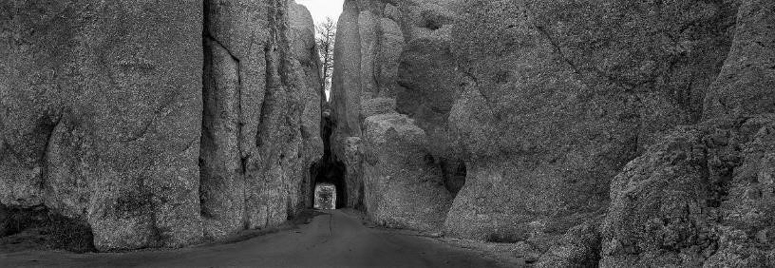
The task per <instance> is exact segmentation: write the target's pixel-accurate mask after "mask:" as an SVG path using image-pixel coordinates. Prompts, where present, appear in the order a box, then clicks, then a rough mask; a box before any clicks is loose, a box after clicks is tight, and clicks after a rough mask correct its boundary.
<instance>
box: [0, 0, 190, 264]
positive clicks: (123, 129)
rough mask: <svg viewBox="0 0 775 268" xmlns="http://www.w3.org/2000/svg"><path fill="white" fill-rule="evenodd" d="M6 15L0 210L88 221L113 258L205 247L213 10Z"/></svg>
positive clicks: (90, 5)
mask: <svg viewBox="0 0 775 268" xmlns="http://www.w3.org/2000/svg"><path fill="white" fill-rule="evenodd" d="M0 10H1V11H0V14H2V15H1V16H2V17H3V19H2V20H0V21H2V22H0V29H2V30H0V35H1V36H2V38H0V40H1V41H0V51H2V52H0V58H2V60H0V69H2V72H1V73H2V78H0V81H1V82H0V107H2V108H0V144H2V146H0V189H2V190H0V202H2V203H3V204H5V205H8V206H18V207H32V206H39V205H45V206H47V207H49V208H51V209H53V210H55V211H57V212H58V213H61V214H63V215H66V216H68V217H73V218H77V219H79V220H81V221H84V222H87V223H88V224H89V225H90V226H91V229H92V231H93V232H94V243H95V244H96V246H97V248H98V249H102V250H107V249H116V248H142V247H159V246H165V247H177V246H183V245H187V244H191V243H194V242H197V241H199V240H200V239H201V237H202V232H201V230H202V220H201V218H200V216H199V209H200V206H199V166H198V164H197V161H198V159H197V158H198V156H199V143H200V133H201V131H200V129H201V125H202V119H201V111H202V93H201V92H202V90H201V88H202V54H203V53H202V38H201V35H202V23H201V22H202V3H201V2H194V1H182V0H181V1H164V2H142V3H138V2H136V1H110V2H103V1H79V2H77V3H75V2H57V1H24V2H18V1H4V2H2V3H0ZM151 10H153V11H163V12H151Z"/></svg>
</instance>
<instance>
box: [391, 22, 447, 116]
mask: <svg viewBox="0 0 775 268" xmlns="http://www.w3.org/2000/svg"><path fill="white" fill-rule="evenodd" d="M450 42H451V40H450V37H449V35H445V36H442V37H425V38H418V39H414V40H412V41H411V42H409V43H408V44H407V45H406V47H405V48H404V51H403V52H402V53H401V59H400V66H399V74H398V83H399V85H401V89H402V90H399V91H398V96H397V99H396V103H397V109H398V111H399V112H400V113H403V114H407V115H409V116H411V117H412V118H414V119H415V120H417V123H418V124H419V125H420V126H421V127H422V128H423V129H432V128H439V127H443V126H446V124H447V118H448V117H449V112H450V111H451V110H452V105H453V104H454V102H455V98H456V97H457V95H458V92H459V88H460V77H462V73H460V72H457V66H456V65H455V57H454V55H452V52H451V51H450V46H449V44H450Z"/></svg>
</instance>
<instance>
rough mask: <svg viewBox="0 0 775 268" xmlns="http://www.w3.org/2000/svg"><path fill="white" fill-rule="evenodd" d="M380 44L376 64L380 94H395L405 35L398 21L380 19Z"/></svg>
mask: <svg viewBox="0 0 775 268" xmlns="http://www.w3.org/2000/svg"><path fill="white" fill-rule="evenodd" d="M380 32H381V33H382V36H381V37H380V46H379V47H378V48H377V50H378V52H377V53H378V54H377V55H376V57H377V61H376V62H377V63H378V64H377V66H375V67H374V68H375V72H376V75H377V77H376V80H377V85H378V86H379V93H378V95H379V96H395V92H397V89H396V87H397V85H398V64H399V62H400V61H399V59H400V56H401V51H402V50H403V47H404V36H403V34H402V33H401V28H399V26H398V23H396V21H394V20H391V19H388V18H382V19H381V20H380Z"/></svg>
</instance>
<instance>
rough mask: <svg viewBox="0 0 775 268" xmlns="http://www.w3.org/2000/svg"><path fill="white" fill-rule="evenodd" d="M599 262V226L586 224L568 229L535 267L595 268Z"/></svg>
mask: <svg viewBox="0 0 775 268" xmlns="http://www.w3.org/2000/svg"><path fill="white" fill-rule="evenodd" d="M599 261H600V230H599V224H598V223H597V222H587V223H584V224H582V225H578V226H575V227H573V228H571V229H569V230H568V232H567V233H566V234H565V235H564V236H563V237H562V238H560V239H559V241H557V243H556V244H555V245H553V246H552V247H551V248H550V249H549V250H548V251H547V252H546V253H545V254H544V255H542V256H541V257H540V258H539V260H538V263H537V264H536V267H540V268H544V267H545V268H554V267H557V268H566V267H567V268H571V267H597V265H598V262H599Z"/></svg>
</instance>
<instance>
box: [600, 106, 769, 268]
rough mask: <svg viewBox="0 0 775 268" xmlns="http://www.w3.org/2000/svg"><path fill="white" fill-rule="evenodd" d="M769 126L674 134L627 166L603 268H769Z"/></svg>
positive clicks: (717, 126)
mask: <svg viewBox="0 0 775 268" xmlns="http://www.w3.org/2000/svg"><path fill="white" fill-rule="evenodd" d="M774 119H775V117H773V115H772V114H765V115H760V116H757V117H753V118H737V119H722V120H713V121H710V122H706V123H703V124H701V125H698V126H693V127H686V128H682V129H678V130H676V131H674V132H673V133H671V134H670V135H668V136H667V137H665V138H664V139H663V141H662V142H660V143H659V144H657V145H655V146H653V147H651V148H650V149H649V150H648V152H646V153H645V154H644V155H643V156H641V157H639V158H637V159H636V160H634V161H632V162H630V163H629V164H628V165H627V167H626V168H625V170H624V171H623V172H622V173H621V174H620V175H618V176H617V177H616V179H614V181H613V183H612V186H611V199H612V203H611V207H610V209H609V212H608V215H607V216H606V219H605V222H604V225H603V228H602V235H603V250H602V261H601V267H622V266H637V265H644V266H665V265H678V266H684V267H698V266H703V265H704V266H707V267H758V266H760V265H761V266H763V267H766V266H772V265H773V263H772V259H768V256H772V254H773V251H772V249H771V248H770V247H769V246H767V245H771V242H770V241H769V239H768V237H767V234H768V233H769V232H770V230H772V229H773V228H774V226H773V225H772V218H773V217H775V214H773V213H772V211H771V209H770V208H771V207H772V205H773V199H772V198H771V197H770V195H771V193H772V192H773V189H775V188H773V185H772V183H771V182H770V181H769V180H768V179H767V178H768V176H770V175H769V173H770V172H769V171H770V168H769V166H768V164H769V161H770V155H771V152H772V151H773V149H775V147H774V146H775V143H773V141H775V137H773V133H775V132H773V131H772V129H773V127H774V126H775V125H774V124H775V121H774ZM752 265H753V266H752Z"/></svg>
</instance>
